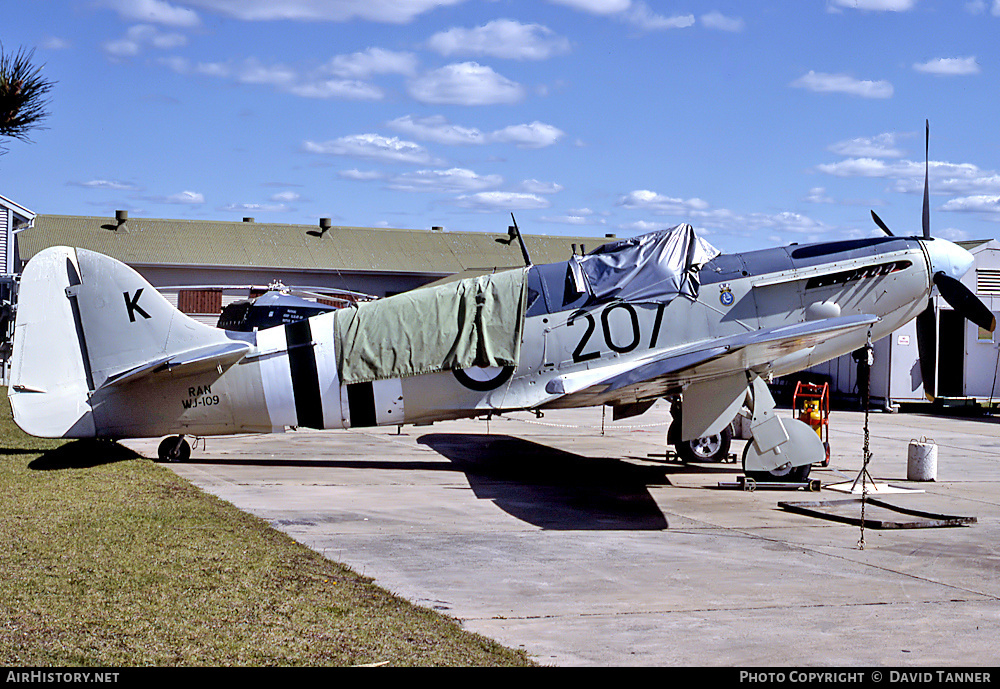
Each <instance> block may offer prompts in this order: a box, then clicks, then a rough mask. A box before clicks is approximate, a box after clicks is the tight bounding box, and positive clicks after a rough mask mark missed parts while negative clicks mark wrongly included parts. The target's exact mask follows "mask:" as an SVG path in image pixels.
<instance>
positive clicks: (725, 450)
mask: <svg viewBox="0 0 1000 689" xmlns="http://www.w3.org/2000/svg"><path fill="white" fill-rule="evenodd" d="M678 431H679V429H676V428H673V427H671V429H670V431H669V433H668V435H669V436H670V437H672V438H676V437H677V436H678V435H679V433H678ZM732 440H733V433H732V431H731V430H730V429H729V426H726V427H725V428H723V429H722V431H721V432H720V433H716V434H715V435H708V436H705V437H704V438H696V439H695V440H675V441H674V449H676V450H677V454H678V456H680V458H681V460H682V461H684V462H722V461H724V460H725V459H726V457H728V456H729V447H730V445H732Z"/></svg>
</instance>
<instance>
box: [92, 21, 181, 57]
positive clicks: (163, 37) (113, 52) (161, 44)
mask: <svg viewBox="0 0 1000 689" xmlns="http://www.w3.org/2000/svg"><path fill="white" fill-rule="evenodd" d="M186 44H187V37H186V36H184V35H183V34H179V33H163V32H161V31H160V30H159V29H157V28H156V27H155V26H151V25H149V24H138V25H136V26H132V27H129V29H128V30H127V31H126V32H125V36H124V37H123V38H119V39H118V40H116V41H107V42H105V43H104V44H103V46H102V47H103V49H104V52H105V53H107V54H108V55H110V56H112V57H134V56H136V55H138V54H139V53H140V52H141V51H142V49H143V48H145V47H153V48H159V49H161V50H166V49H170V48H178V47H180V46H182V45H186Z"/></svg>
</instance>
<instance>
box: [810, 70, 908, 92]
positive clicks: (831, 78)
mask: <svg viewBox="0 0 1000 689" xmlns="http://www.w3.org/2000/svg"><path fill="white" fill-rule="evenodd" d="M791 85H792V86H795V87H798V88H804V89H808V90H810V91H815V92H817V93H846V94H849V95H852V96H860V97H862V98H891V97H892V93H893V89H892V84H890V83H889V82H887V81H862V80H860V79H855V78H854V77H852V76H849V75H847V74H824V73H822V72H814V71H812V70H810V71H809V73H808V74H805V75H803V76H801V77H799V78H798V79H796V80H795V81H793V82H792V83H791Z"/></svg>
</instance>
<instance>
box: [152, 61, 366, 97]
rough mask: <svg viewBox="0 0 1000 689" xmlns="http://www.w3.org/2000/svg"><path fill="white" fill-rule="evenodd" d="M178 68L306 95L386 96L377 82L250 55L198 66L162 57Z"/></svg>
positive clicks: (182, 70) (168, 65)
mask: <svg viewBox="0 0 1000 689" xmlns="http://www.w3.org/2000/svg"><path fill="white" fill-rule="evenodd" d="M161 62H162V64H164V65H166V66H167V67H169V68H170V69H172V70H174V71H175V72H178V73H181V74H187V73H191V72H193V73H195V74H201V75H204V76H208V77H214V78H217V79H232V80H234V81H235V82H237V83H239V84H250V85H255V86H271V87H273V88H276V89H278V90H279V91H283V92H285V93H290V94H292V95H295V96H300V97H302V98H319V99H338V100H381V99H382V98H384V97H385V94H384V93H383V91H382V89H380V88H378V87H377V86H375V85H374V84H369V83H367V82H364V81H357V80H355V79H330V78H328V77H327V76H326V74H325V73H326V70H320V72H322V73H319V72H316V73H311V74H301V73H300V72H299V70H297V69H296V68H294V67H290V66H288V65H283V64H274V65H265V64H261V62H260V61H259V60H257V59H255V58H247V59H246V60H243V61H242V62H240V63H237V64H230V63H224V62H202V63H198V64H197V65H195V66H193V67H192V66H191V65H190V63H189V62H188V61H187V60H185V59H184V58H179V57H174V58H165V59H163V60H161Z"/></svg>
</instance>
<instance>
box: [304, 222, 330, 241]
mask: <svg viewBox="0 0 1000 689" xmlns="http://www.w3.org/2000/svg"><path fill="white" fill-rule="evenodd" d="M331 227H333V219H332V218H320V219H319V229H318V230H306V234H308V235H310V236H312V237H322V236H323V235H325V234H326V232H327V230H329V229H330V228H331Z"/></svg>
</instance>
